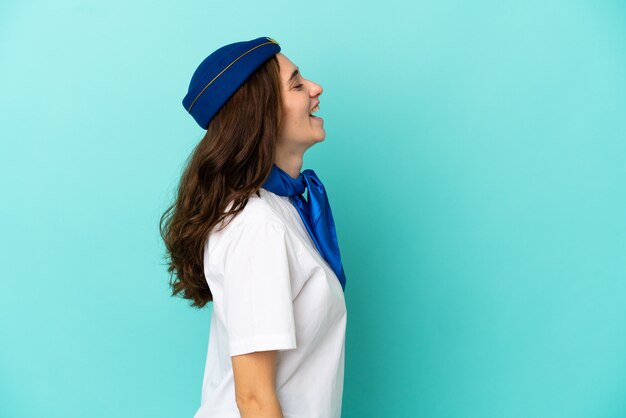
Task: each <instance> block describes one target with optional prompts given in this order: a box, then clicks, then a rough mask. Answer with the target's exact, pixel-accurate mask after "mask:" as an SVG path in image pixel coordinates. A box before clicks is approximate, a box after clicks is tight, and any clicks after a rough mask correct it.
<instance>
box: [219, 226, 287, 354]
mask: <svg viewBox="0 0 626 418" xmlns="http://www.w3.org/2000/svg"><path fill="white" fill-rule="evenodd" d="M232 232H233V234H234V235H233V236H232V237H231V239H230V241H229V243H228V245H227V248H226V250H225V253H224V312H225V317H226V318H225V319H226V328H227V331H228V342H229V349H230V355H231V356H236V355H240V354H245V353H250V352H254V351H264V350H289V349H294V348H297V345H296V331H295V324H294V322H295V321H294V315H293V301H292V293H291V279H290V277H291V273H290V265H289V255H288V252H287V250H288V248H287V245H288V244H287V240H286V231H285V227H284V226H283V225H280V224H279V223H276V222H271V221H265V220H254V221H248V222H246V223H244V224H242V225H239V226H238V227H237V230H235V231H232Z"/></svg>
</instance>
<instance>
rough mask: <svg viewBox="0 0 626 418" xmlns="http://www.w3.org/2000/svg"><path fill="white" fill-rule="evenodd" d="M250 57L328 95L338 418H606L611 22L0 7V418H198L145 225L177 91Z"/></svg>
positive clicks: (616, 77)
mask: <svg viewBox="0 0 626 418" xmlns="http://www.w3.org/2000/svg"><path fill="white" fill-rule="evenodd" d="M259 36H269V37H272V38H274V39H276V40H277V41H278V42H279V43H280V44H281V47H282V48H283V50H282V52H283V53H284V54H285V55H286V56H287V57H289V58H290V59H291V60H292V61H293V62H294V63H295V64H296V65H298V66H299V67H300V69H301V70H302V73H303V75H304V76H305V77H307V78H309V79H311V80H313V81H316V82H317V83H319V84H321V85H322V86H323V87H324V93H323V94H322V96H321V97H320V99H321V111H320V115H321V116H322V117H323V118H324V119H325V122H324V125H325V128H326V132H327V135H326V139H325V141H324V142H323V143H321V144H318V145H316V146H315V147H314V148H312V149H311V150H309V151H308V152H307V154H306V155H305V161H304V165H303V169H305V168H312V169H314V170H315V171H316V172H317V174H318V175H319V176H320V178H321V179H322V180H323V181H324V183H325V184H326V187H327V191H328V193H329V196H330V199H331V203H332V205H333V212H334V216H335V221H336V223H337V233H338V237H339V243H340V247H341V251H342V256H343V259H344V267H345V271H346V275H347V286H346V293H345V296H346V303H347V307H348V330H347V340H346V374H345V385H344V397H343V415H342V417H343V418H370V417H371V418H383V417H384V418H388V417H394V418H405V417H406V418H413V417H424V418H530V417H532V418H555V417H568V418H618V417H625V416H626V397H625V396H624V394H625V390H626V389H625V387H626V303H625V299H626V216H625V215H626V187H625V176H626V3H624V2H623V1H617V0H613V1H609V0H600V1H598V0H594V1H592V0H588V1H575V0H573V1H565V0H561V1H559V0H544V1H536V0H531V1H523V2H522V1H518V2H512V1H487V0H476V1H472V2H467V1H457V2H455V1H449V0H443V1H442V0H423V1H408V0H405V1H393V0H392V1H385V2H365V3H364V2H359V1H354V0H352V1H339V2H338V1H330V0H320V1H318V2H309V3H305V2H293V1H275V2H256V1H250V0H239V1H233V2H215V1H186V0H181V1H178V2H173V1H171V2H153V1H130V2H129V1H121V0H113V1H107V2H104V1H101V2H95V1H82V0H75V1H70V0H56V1H41V0H34V1H28V2H17V1H10V0H9V1H3V2H2V3H0V122H1V127H2V131H1V133H0V136H1V150H0V179H1V188H2V205H1V206H0V207H1V210H2V216H1V217H0V222H1V224H0V228H1V230H0V234H1V237H2V240H1V246H2V248H1V249H0V263H1V265H2V267H3V271H2V274H1V277H2V287H1V291H2V301H1V303H0V416H1V417H3V418H4V417H7V418H27V417H28V418H30V417H50V418H78V417H90V418H105V417H106V418H110V417H116V418H131V417H132V418H137V417H150V418H159V417H163V418H165V417H167V418H173V417H181V418H182V417H185V418H191V417H192V416H193V414H194V413H195V411H196V409H197V408H198V406H199V403H200V390H201V384H202V375H203V372H204V361H205V356H206V347H207V338H208V335H209V322H210V317H211V308H210V306H209V308H207V309H204V310H201V311H198V310H195V309H192V308H190V307H189V306H188V304H187V303H186V301H184V300H182V299H175V298H171V297H170V296H169V288H168V285H167V283H168V280H169V276H168V274H167V273H166V267H165V264H164V263H165V260H164V258H163V257H164V247H163V244H162V242H161V239H160V237H159V233H158V221H159V217H160V216H161V214H162V213H163V211H164V210H165V209H166V207H167V205H168V204H169V203H170V202H171V201H172V199H173V198H174V192H175V187H176V185H177V182H178V179H179V176H180V173H181V169H182V167H183V164H184V162H185V159H186V158H187V156H188V155H189V153H190V152H191V150H192V149H193V147H194V145H195V144H196V143H197V142H198V141H199V140H200V138H201V137H202V135H203V133H204V131H202V130H201V129H200V128H199V127H198V126H197V125H196V124H195V122H194V121H193V119H192V118H191V117H190V116H189V115H188V114H186V112H185V111H184V109H183V107H182V104H181V100H182V98H183V96H184V94H185V93H186V90H187V86H188V82H189V79H190V77H191V74H192V73H193V71H194V70H195V68H196V66H197V65H198V64H199V63H200V61H201V60H202V59H204V58H205V57H206V56H207V55H208V54H209V53H210V52H212V51H213V50H214V49H216V48H218V47H219V46H222V45H224V44H226V43H231V42H235V41H240V40H249V39H252V38H256V37H259Z"/></svg>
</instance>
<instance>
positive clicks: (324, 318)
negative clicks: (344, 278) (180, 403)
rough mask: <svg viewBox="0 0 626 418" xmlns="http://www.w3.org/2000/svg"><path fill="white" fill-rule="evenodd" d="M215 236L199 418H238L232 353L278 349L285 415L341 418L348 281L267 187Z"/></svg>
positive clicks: (208, 255)
mask: <svg viewBox="0 0 626 418" xmlns="http://www.w3.org/2000/svg"><path fill="white" fill-rule="evenodd" d="M259 193H260V195H261V197H259V196H257V195H256V194H253V195H252V196H251V197H250V199H249V201H248V203H247V204H246V207H245V208H244V209H243V211H242V212H241V213H239V214H238V215H237V216H235V217H234V218H233V219H232V221H231V223H230V224H229V225H227V226H226V227H225V228H224V229H223V230H221V231H217V230H216V228H214V230H213V231H212V232H211V234H210V235H209V239H208V240H207V245H205V250H204V272H205V277H206V280H207V283H208V285H209V288H210V289H211V293H212V294H213V315H212V317H211V325H210V335H209V343H208V351H207V357H206V366H205V371H204V380H203V384H202V397H201V406H200V408H199V409H198V411H197V412H196V414H195V415H194V418H240V414H239V409H238V408H237V404H236V402H235V386H234V380H233V370H232V362H231V356H234V355H239V354H244V353H250V352H253V351H263V350H279V352H278V353H277V365H276V367H277V368H276V390H277V395H278V400H279V402H280V405H281V409H282V411H283V416H284V418H340V416H341V402H342V394H343V377H344V353H345V333H346V323H347V311H346V305H345V299H344V293H343V290H342V288H341V283H340V282H339V280H338V279H337V276H336V275H335V273H334V272H333V270H332V268H331V267H330V266H329V265H328V263H327V262H326V261H325V260H324V258H323V257H322V256H321V255H320V253H319V252H318V251H317V248H316V247H315V244H314V242H313V240H312V239H311V237H310V236H309V234H308V232H307V230H306V227H305V225H304V223H303V221H302V219H301V218H300V215H299V213H298V211H297V209H296V208H295V206H294V205H293V204H292V203H291V201H290V200H289V197H287V196H279V195H277V194H274V193H272V192H270V191H268V190H266V189H264V188H261V189H260V190H259Z"/></svg>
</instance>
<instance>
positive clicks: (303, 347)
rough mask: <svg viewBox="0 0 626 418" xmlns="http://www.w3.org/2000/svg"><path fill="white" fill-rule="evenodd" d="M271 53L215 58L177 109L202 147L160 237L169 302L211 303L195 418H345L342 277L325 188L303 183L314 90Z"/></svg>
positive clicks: (218, 53) (269, 42) (257, 44)
mask: <svg viewBox="0 0 626 418" xmlns="http://www.w3.org/2000/svg"><path fill="white" fill-rule="evenodd" d="M280 51H281V47H280V46H279V44H278V42H277V41H276V40H274V39H272V38H269V37H259V38H256V39H252V40H249V41H241V42H235V43H231V44H228V45H225V46H222V47H221V48H219V49H217V50H215V51H214V52H213V53H211V54H210V55H209V56H208V57H206V58H205V59H204V60H203V61H202V62H201V63H200V64H199V66H198V67H197V69H196V70H195V72H194V73H193V76H192V77H191V81H190V83H189V88H188V91H187V93H186V95H185V96H184V98H183V101H182V104H183V106H184V108H185V111H186V112H187V113H189V115H191V116H192V117H193V119H194V120H195V121H196V123H197V124H198V125H199V126H200V127H201V128H202V129H205V130H206V133H205V134H204V137H203V138H202V140H201V141H200V142H199V143H198V144H197V146H196V147H195V148H194V150H193V152H192V153H191V155H190V157H189V159H188V161H187V164H186V166H185V168H184V171H183V173H182V177H181V179H180V183H179V186H178V194H177V198H176V200H175V202H174V203H173V204H172V205H171V206H170V207H169V208H168V210H167V211H166V212H165V213H164V214H163V217H162V218H161V234H162V237H163V239H164V241H165V244H166V248H167V253H168V256H169V267H168V271H169V272H170V273H171V279H170V285H171V287H172V295H180V296H181V297H183V298H186V299H189V300H191V301H192V303H191V306H195V307H198V308H201V307H203V306H205V305H206V304H207V303H208V302H213V314H212V317H211V323H210V335H209V341H208V350H207V356H206V364H205V371H204V380H203V384H202V392H201V402H200V405H199V408H198V410H197V412H196V414H195V417H194V418H239V417H243V418H246V417H255V418H262V417H267V418H278V417H284V418H290V417H291V418H296V417H297V418H340V415H341V404H342V392H343V379H344V354H345V334H346V323H347V311H346V305H345V299H344V290H345V286H346V276H345V273H344V269H343V265H342V262H341V256H340V253H339V245H338V241H337V233H336V230H335V224H334V220H333V216H332V211H331V208H330V204H329V200H328V196H327V194H326V190H325V188H324V185H323V183H322V182H321V180H320V179H319V178H318V177H317V175H316V173H315V172H314V171H313V170H311V169H307V170H303V171H302V162H303V156H304V153H305V151H306V150H307V149H309V148H310V147H312V146H313V145H315V144H317V143H319V142H322V141H323V140H324V139H325V136H326V133H325V131H324V121H323V119H322V118H320V117H318V116H316V115H315V113H316V112H317V111H318V109H320V95H321V94H322V92H323V89H322V87H321V86H320V85H319V84H317V83H315V82H313V81H311V80H309V79H306V78H304V75H303V74H302V73H301V72H300V69H299V67H297V66H296V65H295V64H294V63H293V62H291V61H290V60H289V58H287V57H286V56H285V55H284V54H282V53H281V52H280ZM305 191H306V195H307V196H306V198H305V197H304V192H305Z"/></svg>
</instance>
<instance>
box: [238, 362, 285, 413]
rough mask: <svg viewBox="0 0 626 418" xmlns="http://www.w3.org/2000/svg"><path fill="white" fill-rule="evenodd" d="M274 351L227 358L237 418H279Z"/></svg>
mask: <svg viewBox="0 0 626 418" xmlns="http://www.w3.org/2000/svg"><path fill="white" fill-rule="evenodd" d="M276 351H277V350H271V351H256V352H253V353H247V354H242V355H238V356H232V357H231V359H232V363H233V377H234V379H235V399H236V401H237V407H238V408H239V413H240V414H241V418H283V413H282V410H281V407H280V403H279V402H278V396H277V395H276V383H275V378H276Z"/></svg>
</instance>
